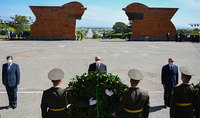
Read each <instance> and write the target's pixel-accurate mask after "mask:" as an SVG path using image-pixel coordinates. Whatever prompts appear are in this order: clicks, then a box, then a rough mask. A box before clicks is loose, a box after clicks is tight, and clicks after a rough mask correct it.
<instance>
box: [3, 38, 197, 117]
mask: <svg viewBox="0 0 200 118" xmlns="http://www.w3.org/2000/svg"><path fill="white" fill-rule="evenodd" d="M0 55H1V56H0V65H2V64H3V63H5V62H6V56H8V55H12V56H13V57H14V62H16V63H18V64H19V65H20V70H21V84H20V85H19V90H18V107H17V109H15V110H13V109H9V110H6V109H1V110H0V118H41V112H40V102H41V95H42V91H43V90H45V89H47V88H49V87H51V86H52V85H51V82H50V81H49V80H48V78H47V74H48V72H49V71H50V70H51V69H53V68H61V69H63V70H64V71H65V78H64V79H63V82H62V84H61V86H62V87H63V88H65V87H66V86H67V85H68V83H69V81H70V78H72V77H75V75H81V74H83V73H85V72H87V70H88V66H89V64H90V63H93V62H94V57H95V56H97V55H99V56H101V57H102V62H103V63H105V64H106V65H107V69H108V72H109V73H113V74H115V75H119V77H120V78H121V79H122V81H123V82H124V83H126V84H128V85H129V78H128V76H127V72H128V70H129V69H132V68H136V69H139V70H142V72H143V73H144V76H145V78H144V80H143V81H142V82H141V84H140V87H141V88H143V89H146V90H148V91H149V94H150V102H151V103H150V104H151V113H150V116H149V118H169V108H168V109H163V107H162V106H163V89H162V85H161V77H160V75H161V69H162V66H163V65H165V64H167V61H168V58H169V57H173V58H174V59H175V63H176V65H178V66H179V67H180V66H188V67H190V68H192V69H193V71H194V73H195V74H196V76H194V77H193V79H192V82H193V83H195V84H196V83H198V82H199V79H200V73H199V70H200V43H189V42H182V43H180V42H132V41H124V40H83V41H5V40H0ZM1 69H2V68H1V67H0V77H1V76H2V73H1V72H2V70H1ZM7 105H8V98H7V94H6V91H5V88H4V86H3V84H2V79H0V107H4V106H7Z"/></svg>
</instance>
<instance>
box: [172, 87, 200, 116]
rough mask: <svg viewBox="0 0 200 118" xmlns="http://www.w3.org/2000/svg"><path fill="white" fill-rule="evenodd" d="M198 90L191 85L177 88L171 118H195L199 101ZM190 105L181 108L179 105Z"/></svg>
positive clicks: (173, 97)
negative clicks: (195, 107) (194, 113)
mask: <svg viewBox="0 0 200 118" xmlns="http://www.w3.org/2000/svg"><path fill="white" fill-rule="evenodd" d="M196 98H197V90H196V89H194V88H193V87H192V86H191V85H189V84H181V85H179V86H178V87H175V88H174V90H173V92H172V97H171V107H170V118H193V116H194V115H193V109H194V105H195V104H196V101H197V99H196ZM180 103H181V104H190V103H192V104H191V105H186V106H185V105H184V106H180V105H177V104H180Z"/></svg>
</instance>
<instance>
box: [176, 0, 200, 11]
mask: <svg viewBox="0 0 200 118" xmlns="http://www.w3.org/2000/svg"><path fill="white" fill-rule="evenodd" d="M173 1H175V2H178V3H180V4H181V3H183V4H184V5H185V6H187V7H189V8H192V9H198V10H200V0H173Z"/></svg>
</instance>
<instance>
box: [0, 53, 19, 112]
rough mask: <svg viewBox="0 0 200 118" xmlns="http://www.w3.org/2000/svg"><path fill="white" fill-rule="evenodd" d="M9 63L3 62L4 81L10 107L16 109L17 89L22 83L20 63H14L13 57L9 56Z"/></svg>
mask: <svg viewBox="0 0 200 118" xmlns="http://www.w3.org/2000/svg"><path fill="white" fill-rule="evenodd" d="M6 59H7V63H5V64H3V68H2V82H3V84H4V86H5V88H6V91H7V94H8V99H9V106H8V108H11V107H12V108H13V109H15V108H16V107H17V89H18V85H19V83H20V69H19V65H18V64H16V63H13V57H12V56H7V58H6Z"/></svg>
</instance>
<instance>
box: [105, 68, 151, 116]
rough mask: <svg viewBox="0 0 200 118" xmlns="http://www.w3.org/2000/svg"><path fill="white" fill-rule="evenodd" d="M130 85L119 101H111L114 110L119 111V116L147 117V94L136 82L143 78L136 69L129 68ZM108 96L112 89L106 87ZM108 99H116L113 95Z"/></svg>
mask: <svg viewBox="0 0 200 118" xmlns="http://www.w3.org/2000/svg"><path fill="white" fill-rule="evenodd" d="M128 76H129V78H130V83H131V87H130V88H129V90H127V91H126V92H125V93H123V94H122V96H121V98H120V103H119V104H118V103H111V104H112V105H113V104H114V105H113V106H114V107H115V109H114V110H115V111H121V110H122V114H121V118H148V116H149V109H150V102H149V94H148V92H147V91H146V90H143V89H140V88H139V87H138V84H139V83H140V80H142V79H143V74H142V72H140V71H139V70H137V69H132V70H129V72H128ZM105 93H106V94H107V95H108V96H112V95H113V91H111V90H108V89H106V90H105ZM110 101H116V100H115V97H114V96H113V97H111V100H110Z"/></svg>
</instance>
